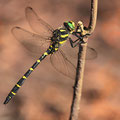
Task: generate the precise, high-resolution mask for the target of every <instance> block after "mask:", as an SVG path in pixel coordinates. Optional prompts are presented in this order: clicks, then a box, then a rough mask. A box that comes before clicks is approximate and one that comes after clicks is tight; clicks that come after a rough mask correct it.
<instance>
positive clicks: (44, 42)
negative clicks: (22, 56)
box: [11, 27, 51, 54]
mask: <svg viewBox="0 0 120 120" xmlns="http://www.w3.org/2000/svg"><path fill="white" fill-rule="evenodd" d="M11 32H12V34H13V35H14V37H15V38H16V39H17V40H18V41H19V42H20V43H21V44H22V45H23V46H24V47H25V48H26V49H28V50H29V51H30V52H34V53H38V54H42V53H43V52H45V51H46V49H47V48H48V47H49V45H50V42H51V40H50V39H49V38H48V37H43V36H40V35H37V34H34V33H31V32H29V31H27V30H25V29H23V28H21V27H14V28H12V30H11Z"/></svg>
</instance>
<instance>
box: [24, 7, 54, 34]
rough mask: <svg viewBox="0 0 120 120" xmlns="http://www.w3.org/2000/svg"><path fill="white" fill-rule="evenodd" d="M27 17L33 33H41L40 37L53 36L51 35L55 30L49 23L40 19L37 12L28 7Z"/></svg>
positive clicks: (26, 10)
mask: <svg viewBox="0 0 120 120" xmlns="http://www.w3.org/2000/svg"><path fill="white" fill-rule="evenodd" d="M25 15H26V19H27V21H28V23H29V24H30V26H31V28H32V29H33V31H35V32H36V33H39V34H40V35H44V36H51V33H52V32H53V30H54V29H53V28H52V27H51V26H50V25H49V24H48V23H46V22H45V21H44V20H42V19H41V18H40V17H38V15H37V14H36V12H35V11H34V10H33V9H32V8H31V7H27V8H26V9H25Z"/></svg>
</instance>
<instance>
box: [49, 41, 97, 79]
mask: <svg viewBox="0 0 120 120" xmlns="http://www.w3.org/2000/svg"><path fill="white" fill-rule="evenodd" d="M78 50H79V48H78V47H75V48H72V47H71V46H70V43H69V41H67V42H66V44H65V45H64V46H61V47H60V49H59V51H57V52H56V53H54V54H52V55H51V57H50V60H51V63H52V65H53V67H54V68H55V69H56V70H57V71H58V72H60V73H62V74H63V75H65V76H67V77H69V78H72V79H75V75H76V67H77V58H78ZM96 57H97V52H96V51H95V49H93V48H90V47H87V55H86V59H88V60H91V59H95V58H96Z"/></svg>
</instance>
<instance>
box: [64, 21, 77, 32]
mask: <svg viewBox="0 0 120 120" xmlns="http://www.w3.org/2000/svg"><path fill="white" fill-rule="evenodd" d="M64 26H65V27H66V28H67V30H68V31H70V32H71V33H72V32H73V31H74V30H75V23H74V22H73V21H65V22H64Z"/></svg>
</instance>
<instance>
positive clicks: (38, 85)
mask: <svg viewBox="0 0 120 120" xmlns="http://www.w3.org/2000/svg"><path fill="white" fill-rule="evenodd" d="M90 2H91V1H90V0H44V1H42V0H41V1H40V0H34V1H33V0H20V1H18V0H0V120H67V119H68V118H69V114H70V107H71V102H72V95H73V85H74V80H71V79H69V78H67V77H65V76H63V75H61V74H59V73H58V72H57V71H56V70H55V69H53V67H52V65H51V64H50V60H49V57H48V58H47V59H45V60H44V61H43V62H42V63H41V64H40V66H39V67H38V68H37V69H36V70H35V71H34V72H33V73H32V75H31V76H30V77H29V78H28V80H27V81H26V82H25V84H24V85H23V86H22V88H21V89H20V91H19V92H18V94H17V96H15V97H14V98H13V100H11V101H10V103H9V104H7V105H3V102H4V100H5V98H6V96H7V94H8V93H9V91H10V90H11V89H12V87H13V86H14V85H15V84H16V82H17V81H18V80H19V78H20V77H21V76H22V75H23V74H24V73H25V72H26V70H27V69H29V67H30V66H31V65H32V64H33V63H34V62H35V60H36V59H37V58H38V57H39V55H38V56H37V57H33V56H31V55H30V54H29V53H28V51H27V50H26V49H25V48H24V47H23V46H22V45H21V44H20V43H19V42H18V41H17V40H16V39H15V38H14V37H13V35H12V34H11V28H13V27H14V26H16V25H17V26H20V27H23V28H25V29H27V30H29V31H32V30H31V28H30V26H29V25H28V22H27V20H26V18H25V8H26V7H27V6H31V7H32V8H33V9H34V10H35V11H36V12H37V14H38V15H39V16H40V17H41V18H43V19H44V20H45V21H47V22H48V23H49V24H50V25H51V26H53V27H54V28H57V27H59V26H61V24H62V23H63V22H64V21H66V20H73V21H75V22H76V23H77V22H78V21H79V20H82V21H83V23H84V25H85V26H88V24H89V16H90ZM119 6H120V1H119V0H104V1H103V0H99V5H98V19H97V25H96V29H95V31H94V33H93V34H92V35H91V37H90V38H89V46H92V47H93V48H95V49H96V51H97V52H98V57H97V58H96V59H94V60H90V61H86V65H85V66H86V67H85V73H84V82H83V91H82V99H81V103H80V113H79V119H80V120H120V102H119V101H120V71H119V70H120V56H119V53H120V7H119Z"/></svg>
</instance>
